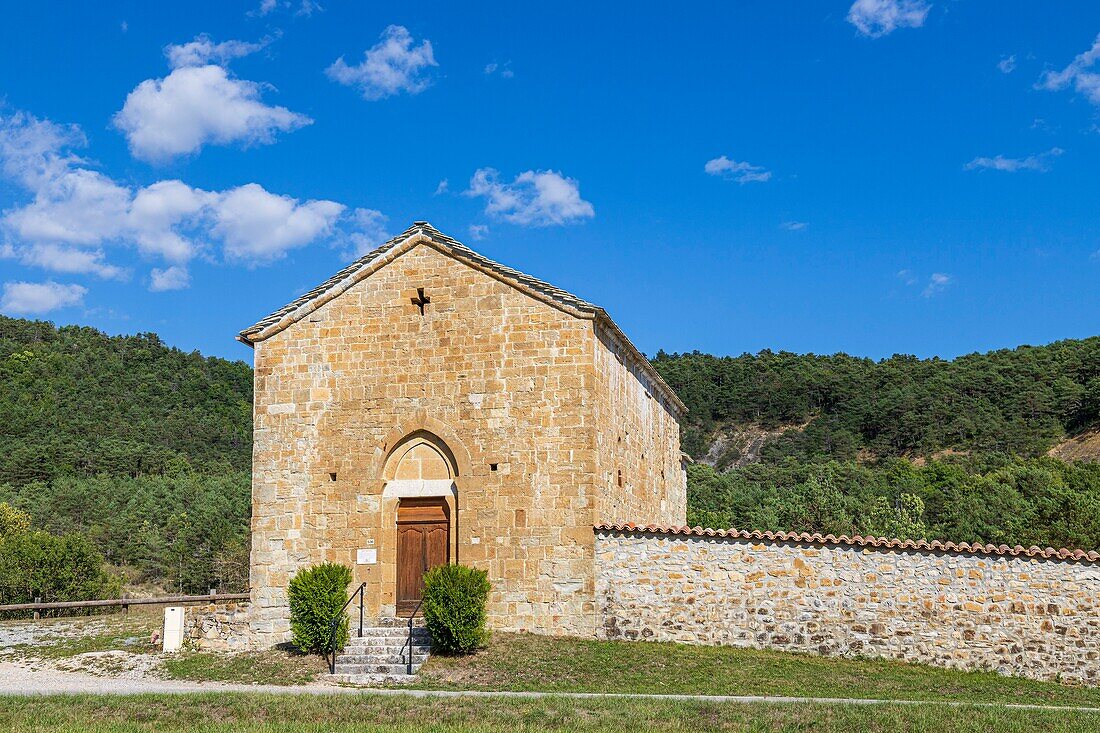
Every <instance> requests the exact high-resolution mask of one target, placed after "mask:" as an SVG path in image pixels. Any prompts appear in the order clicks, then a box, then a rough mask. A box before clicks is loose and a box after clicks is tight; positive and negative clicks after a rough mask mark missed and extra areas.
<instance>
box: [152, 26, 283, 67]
mask: <svg viewBox="0 0 1100 733" xmlns="http://www.w3.org/2000/svg"><path fill="white" fill-rule="evenodd" d="M269 43H271V39H270V38H265V39H264V40H262V41H260V42H259V43H249V42H248V41H222V42H221V43H214V41H213V40H212V39H211V38H210V36H208V35H206V34H205V33H200V34H199V35H197V36H195V40H193V41H188V42H187V43H181V44H169V45H167V46H165V47H164V55H165V57H166V58H167V59H168V66H169V68H172V69H178V68H180V67H183V66H206V65H207V64H217V65H219V66H225V65H227V64H228V63H229V62H230V61H232V60H233V59H239V58H241V57H243V56H248V55H249V54H253V53H256V52H257V51H259V50H260V49H262V48H263V47H264V46H266V45H268V44H269Z"/></svg>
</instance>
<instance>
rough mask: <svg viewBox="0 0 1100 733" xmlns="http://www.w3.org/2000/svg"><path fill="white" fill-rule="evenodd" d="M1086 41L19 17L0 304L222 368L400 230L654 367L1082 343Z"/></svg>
mask: <svg viewBox="0 0 1100 733" xmlns="http://www.w3.org/2000/svg"><path fill="white" fill-rule="evenodd" d="M1098 34H1100V5H1098V4H1096V3H1094V2H1060V3H1039V2H1033V3H1023V2H1003V3H990V2H979V1H978V0H929V1H928V2H922V1H921V0H858V2H856V3H855V4H854V5H852V4H851V2H849V1H848V0H839V1H834V0H828V1H826V0H821V1H820V2H813V3H781V2H754V3H736V4H735V3H717V2H716V3H705V4H692V3H677V4H675V5H672V6H670V5H668V4H666V3H660V4H657V3H652V4H647V3H636V4H634V5H632V6H631V11H630V12H629V13H624V12H622V11H621V10H620V9H616V8H612V7H610V6H609V5H606V4H601V3H591V2H586V3H577V4H570V3H553V4H538V5H535V4H529V3H514V2H512V3H499V4H498V3H489V2H485V3H478V4H470V5H466V6H462V7H460V6H459V4H458V3H453V2H438V3H414V2H408V3H401V4H396V5H390V4H381V3H365V2H362V1H361V0H359V1H355V2H350V1H349V2H341V1H340V0H318V3H312V2H308V1H307V2H305V3H303V1H302V0H274V1H272V0H263V1H262V0H250V2H241V3H232V2H224V3H209V4H206V5H205V6H200V7H195V6H194V5H192V4H186V5H185V4H162V3H156V4H154V3H119V4H115V5H113V6H111V5H109V4H107V3H79V4H78V3H60V4H59V3H49V2H38V3H21V4H18V5H16V6H14V7H12V8H9V9H8V11H7V14H6V21H5V23H4V24H3V26H2V27H0V99H2V100H3V107H0V176H2V178H0V210H2V214H0V286H2V287H3V291H2V297H0V311H3V312H4V313H7V314H9V315H21V316H27V317H42V318H48V319H51V320H55V321H57V322H59V323H80V324H88V325H93V326H96V327H98V328H102V329H104V330H106V331H108V332H112V333H121V332H135V331H155V332H157V333H159V334H161V335H162V337H163V338H164V339H165V340H166V341H167V342H168V343H170V344H173V345H177V346H180V347H181V348H184V349H199V350H201V351H203V352H204V353H209V354H217V355H222V356H228V357H232V358H243V359H249V358H250V356H251V355H250V352H249V350H248V349H247V348H246V347H243V346H241V345H239V344H236V343H235V342H234V341H233V336H234V335H235V334H236V332H237V331H238V330H240V329H241V328H244V327H246V326H248V325H250V324H251V323H253V322H254V321H255V320H257V319H258V318H260V317H262V316H263V315H266V314H267V313H268V312H270V311H271V310H274V309H275V308H277V307H279V306H281V305H283V304H284V303H285V302H288V301H289V300H291V299H293V298H294V297H296V296H297V295H298V294H300V293H301V292H303V291H304V290H306V289H308V288H309V287H312V286H313V285H315V284H316V283H318V282H320V281H321V280H323V279H325V278H326V277H328V276H329V275H330V274H332V273H333V272H334V271H336V270H337V269H339V268H341V267H343V266H344V265H345V264H347V262H348V261H349V259H350V258H351V257H352V256H354V253H356V252H361V251H364V250H365V249H369V248H370V246H372V245H373V244H376V243H379V242H380V241H381V239H382V238H383V237H384V236H385V235H387V234H394V233H397V232H400V231H401V230H403V229H404V228H406V227H407V226H408V225H409V224H410V223H411V222H412V221H413V220H417V219H427V220H429V221H431V222H432V223H433V224H434V225H435V226H437V227H438V228H439V229H441V230H443V231H444V232H446V233H448V234H451V235H452V236H455V237H456V238H458V239H460V240H462V241H464V242H466V243H468V244H469V245H470V246H472V247H474V248H475V249H477V250H479V251H481V252H482V253H484V254H485V255H487V256H489V257H492V258H493V259H496V260H499V261H501V262H504V263H506V264H508V265H511V266H513V267H516V268H519V269H521V270H524V271H526V272H529V273H531V274H533V275H536V276H538V277H541V278H543V279H546V280H549V281H550V282H552V283H554V284H555V285H558V286H560V287H563V288H566V289H569V290H571V291H573V292H575V293H577V294H578V295H580V296H582V297H584V298H586V299H589V300H592V301H594V302H597V303H599V304H600V305H603V306H604V307H605V308H607V309H608V311H609V312H610V313H611V314H612V316H613V317H614V318H615V319H616V320H617V321H618V322H619V324H620V325H621V326H622V327H623V329H624V330H625V331H626V332H627V333H628V334H629V335H630V336H631V337H632V338H633V340H634V341H635V342H636V344H637V345H638V346H639V348H641V349H642V350H643V351H645V352H647V353H650V354H652V353H655V352H656V351H657V350H658V349H664V350H666V351H685V350H693V349H699V350H702V351H708V352H712V353H718V354H738V353H741V352H744V351H757V350H760V349H764V348H770V349H774V350H779V349H786V350H793V351H798V352H805V351H813V352H817V353H832V352H837V351H846V352H849V353H853V354H859V355H867V356H872V357H883V356H888V355H890V354H893V353H915V354H918V355H921V356H931V355H940V356H944V357H951V356H955V355H958V354H961V353H968V352H971V351H981V350H987V349H993V348H1002V347H1012V346H1016V345H1018V344H1023V343H1033V344H1034V343H1045V342H1049V341H1053V340H1057V339H1060V338H1074V337H1084V336H1091V335H1095V334H1097V333H1098V332H1100V327H1098V322H1097V314H1098V313H1100V288H1098V287H1097V283H1098V281H1100V205H1098V204H1100V201H1098V190H1100V189H1098V187H1097V184H1096V179H1097V175H1096V172H1097V170H1100V165H1098V164H1100V36H1098ZM338 59H342V61H338ZM444 182H445V183H444Z"/></svg>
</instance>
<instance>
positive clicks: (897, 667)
mask: <svg viewBox="0 0 1100 733" xmlns="http://www.w3.org/2000/svg"><path fill="white" fill-rule="evenodd" d="M419 686H420V687H427V688H437V689H475V690H542V691H547V692H612V693H616V692H618V693H622V692H634V693H649V694H701V695H778V696H789V697H846V698H882V699H894V700H958V701H968V702H1010V703H1025V704H1043V705H1081V706H1090V707H1100V689H1097V688H1092V687H1083V686H1070V685H1063V684H1058V683H1055V682H1033V681H1031V680H1025V679H1021V678H1016V677H1002V676H1000V675H998V674H995V673H992V672H957V671H954V670H947V669H939V668H936V667H929V666H925V665H918V664H906V663H903V662H894V661H888V660H870V659H837V658H826V657H815V656H810V655H803V654H789V653H785V652H775V651H758V650H755V649H735V648H732V647H707V646H688V645H686V644H667V643H658V642H622V641H594V640H589V639H575V638H552V637H545V636H536V635H533V634H503V633H497V634H494V635H493V639H492V641H491V643H490V644H489V647H488V648H487V649H485V650H483V651H481V652H478V653H477V654H475V655H473V656H469V657H443V656H438V655H436V656H432V657H431V658H430V659H429V660H428V662H427V663H426V664H425V665H424V666H423V667H422V668H421V670H420V682H419Z"/></svg>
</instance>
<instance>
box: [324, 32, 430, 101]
mask: <svg viewBox="0 0 1100 733" xmlns="http://www.w3.org/2000/svg"><path fill="white" fill-rule="evenodd" d="M438 65H439V64H437V63H436V62H435V56H434V55H433V54H432V44H431V41H429V40H427V39H425V40H423V41H421V42H420V45H419V46H414V45H413V37H412V35H411V34H410V33H409V31H408V29H406V28H405V27H404V26H400V25H391V26H389V27H388V28H386V30H385V31H383V32H382V40H381V41H379V42H378V43H377V44H375V45H374V46H372V47H370V48H369V49H367V50H366V51H365V52H364V54H363V62H362V63H361V64H359V65H358V66H348V65H347V64H346V63H345V62H344V57H343V56H341V57H340V58H338V59H336V61H335V62H334V63H333V64H332V66H329V67H328V68H327V69H326V70H325V73H326V74H327V75H328V77H329V78H330V79H332V80H333V81H335V82H338V83H340V84H343V85H344V86H355V87H358V88H359V91H360V92H361V93H362V95H363V98H364V99H370V100H375V99H383V98H384V97H391V96H393V95H395V94H398V93H400V92H408V93H409V94H419V93H420V92H422V91H424V90H425V89H427V88H428V86H429V85H430V84H431V82H430V80H429V79H428V78H427V77H425V76H424V75H423V72H425V71H426V70H427V69H428V68H429V67H432V66H438Z"/></svg>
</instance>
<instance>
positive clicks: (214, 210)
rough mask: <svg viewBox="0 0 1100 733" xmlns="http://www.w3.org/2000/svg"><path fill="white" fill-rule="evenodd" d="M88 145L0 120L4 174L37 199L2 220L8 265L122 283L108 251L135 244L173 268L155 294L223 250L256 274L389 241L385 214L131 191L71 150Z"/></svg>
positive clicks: (259, 191) (249, 190) (248, 188)
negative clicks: (294, 260)
mask: <svg viewBox="0 0 1100 733" xmlns="http://www.w3.org/2000/svg"><path fill="white" fill-rule="evenodd" d="M83 143H84V137H83V135H81V134H80V131H79V129H78V128H66V127H62V126H58V125H54V124H53V123H50V122H48V121H41V120H38V119H36V118H34V117H33V116H31V115H27V114H21V113H20V114H14V115H12V116H10V117H0V171H2V172H3V173H4V174H5V175H6V176H7V177H8V178H9V179H11V180H14V181H16V182H18V183H19V184H20V185H21V186H23V188H25V189H26V190H27V191H28V192H29V193H30V195H31V200H30V201H29V202H27V203H25V204H22V205H17V206H13V207H11V208H9V209H7V210H5V211H3V212H0V257H5V258H16V259H19V260H20V261H22V262H23V263H24V264H27V265H32V266H37V267H43V268H46V269H49V270H53V271H55V272H64V273H87V274H95V275H98V276H100V277H119V278H120V277H124V276H125V275H126V274H127V273H126V272H125V271H124V270H122V269H121V268H118V267H116V266H114V265H111V264H109V263H107V262H106V256H105V253H106V250H105V249H104V247H105V246H107V245H121V246H128V247H132V248H134V249H136V250H137V251H138V252H140V253H141V254H142V255H143V256H145V257H147V258H152V259H157V260H161V261H164V262H167V263H168V264H170V265H173V266H175V269H173V267H168V268H167V269H162V270H159V271H158V272H159V274H158V275H156V276H154V277H153V278H152V281H153V283H154V287H153V289H154V290H158V289H160V290H163V289H166V287H165V285H166V284H167V283H169V282H175V283H178V282H180V281H181V277H182V276H183V275H185V274H186V271H185V270H184V268H183V265H185V264H186V263H187V262H189V261H190V260H191V259H193V258H194V257H196V256H198V255H199V254H201V253H203V252H205V251H207V250H209V249H211V248H212V246H213V245H216V244H220V245H221V249H222V253H223V256H224V258H225V259H227V260H232V261H237V262H244V263H246V264H248V265H249V266H255V265H260V264H265V263H268V262H271V261H274V260H276V259H279V258H280V257H282V256H284V255H285V254H286V253H287V252H288V251H289V250H291V249H294V248H297V247H302V246H304V245H306V244H310V243H312V242H314V241H317V240H319V239H322V238H326V237H333V238H334V239H340V238H343V239H341V241H345V240H346V241H348V242H351V243H352V244H353V246H366V244H365V243H366V242H368V240H369V241H370V242H372V243H375V244H376V243H378V242H379V241H382V240H381V239H378V237H379V236H380V234H381V233H384V223H385V220H386V219H385V217H384V216H383V215H382V214H381V213H380V212H377V211H374V210H372V209H356V210H355V211H354V212H352V213H351V215H350V216H342V214H343V213H344V212H345V207H344V206H343V205H342V204H339V203H337V202H334V201H324V200H321V201H305V202H302V201H299V200H298V199H295V198H293V197H290V196H280V195H278V194H274V193H270V192H268V191H266V190H265V189H264V188H263V187H262V186H260V185H258V184H255V183H250V184H247V185H244V186H240V187H237V188H234V189H231V190H228V191H225V192H217V191H203V190H201V189H198V188H193V187H191V186H189V185H187V184H186V183H184V182H182V181H178V180H165V181H159V182H157V183H153V184H151V185H148V186H144V187H138V188H133V187H130V186H125V185H122V184H120V183H118V182H116V181H114V180H112V179H111V178H109V177H107V176H106V175H104V174H102V173H99V172H98V171H93V170H90V169H89V168H88V167H87V164H86V163H85V162H84V161H83V160H82V159H81V158H80V157H78V156H77V155H75V154H73V153H72V152H71V148H72V147H73V146H79V145H82V144H83ZM385 238H388V237H382V239H385ZM158 283H159V284H160V285H159V286H157V284H158Z"/></svg>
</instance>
